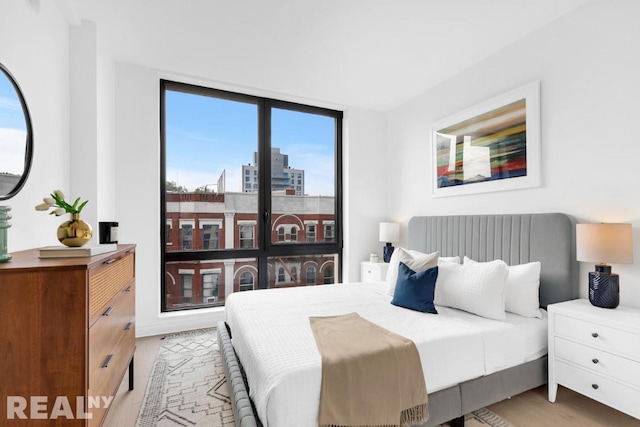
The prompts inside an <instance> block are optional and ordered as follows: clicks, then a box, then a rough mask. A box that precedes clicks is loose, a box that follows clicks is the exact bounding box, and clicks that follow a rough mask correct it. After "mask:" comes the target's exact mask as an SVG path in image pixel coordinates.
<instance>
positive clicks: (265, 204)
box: [159, 79, 344, 312]
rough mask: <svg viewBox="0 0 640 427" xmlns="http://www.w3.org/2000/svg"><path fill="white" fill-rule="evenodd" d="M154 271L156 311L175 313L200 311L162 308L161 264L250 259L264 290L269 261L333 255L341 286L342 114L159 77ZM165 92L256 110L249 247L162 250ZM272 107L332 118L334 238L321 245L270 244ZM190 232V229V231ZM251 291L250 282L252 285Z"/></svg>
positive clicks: (164, 305) (164, 247) (164, 303)
mask: <svg viewBox="0 0 640 427" xmlns="http://www.w3.org/2000/svg"><path fill="white" fill-rule="evenodd" d="M159 82H160V112H159V113H160V224H161V229H160V240H161V248H162V251H161V254H160V268H161V304H160V309H161V312H167V311H179V310H197V309H199V308H204V307H197V306H193V307H186V308H171V309H169V310H168V309H167V301H166V295H167V292H166V289H167V283H166V274H165V266H166V264H167V263H169V262H180V261H200V260H224V259H234V258H255V259H256V260H257V264H258V274H257V276H258V286H257V289H266V288H267V287H268V285H269V271H268V264H269V259H270V258H271V257H288V256H303V255H328V254H331V255H336V262H335V264H334V267H333V271H334V278H335V280H336V282H338V283H340V282H342V270H343V268H342V264H343V228H344V227H343V218H344V215H343V189H342V187H343V155H342V146H343V116H344V114H343V112H342V111H340V110H332V109H328V108H324V107H318V106H312V105H305V104H300V103H295V102H289V101H283V100H278V99H273V98H267V97H259V96H255V95H248V94H243V93H238V92H230V91H226V90H221V89H215V88H210V87H205V86H200V85H194V84H189V83H183V82H177V81H172V80H165V79H160V80H159ZM167 90H171V91H179V92H185V93H191V94H194V95H204V96H214V97H216V98H221V99H226V100H230V101H239V102H247V103H251V104H255V105H256V106H257V109H258V136H257V142H258V147H257V149H258V158H259V164H260V165H261V167H260V168H259V170H258V183H259V185H258V187H259V189H258V194H259V197H258V212H257V221H256V225H255V226H254V232H253V237H254V241H255V242H256V247H254V248H234V249H216V250H189V251H182V250H181V251H167V242H166V234H165V226H164V224H166V220H167V214H166V213H167V212H166V197H165V195H166V182H167V175H166V121H165V105H166V99H165V93H166V91H167ZM273 109H284V110H291V111H296V112H301V113H309V114H318V115H322V116H326V117H330V118H333V119H334V120H335V135H334V152H335V156H334V172H335V182H334V185H335V191H334V218H333V221H334V236H333V237H334V238H333V241H331V242H327V241H322V242H318V241H316V242H300V241H298V242H296V243H295V244H279V243H278V242H272V241H271V232H270V230H271V220H270V218H271V199H272V193H271V157H270V156H271V111H272V110H273ZM194 228H195V227H194ZM254 288H256V286H255V282H254Z"/></svg>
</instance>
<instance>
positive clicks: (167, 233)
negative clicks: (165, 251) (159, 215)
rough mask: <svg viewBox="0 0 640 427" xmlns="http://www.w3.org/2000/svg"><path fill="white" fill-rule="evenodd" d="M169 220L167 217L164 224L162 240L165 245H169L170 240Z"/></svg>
mask: <svg viewBox="0 0 640 427" xmlns="http://www.w3.org/2000/svg"><path fill="white" fill-rule="evenodd" d="M171 225H172V224H171V220H170V219H168V220H167V222H166V223H165V225H164V241H165V245H170V244H171V243H172V242H171Z"/></svg>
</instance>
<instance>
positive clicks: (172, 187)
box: [165, 181, 189, 193]
mask: <svg viewBox="0 0 640 427" xmlns="http://www.w3.org/2000/svg"><path fill="white" fill-rule="evenodd" d="M165 190H166V191H167V192H172V193H188V192H189V190H187V187H183V186H182V185H178V184H176V182H175V181H167V184H166V185H165Z"/></svg>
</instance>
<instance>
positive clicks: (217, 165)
mask: <svg viewBox="0 0 640 427" xmlns="http://www.w3.org/2000/svg"><path fill="white" fill-rule="evenodd" d="M160 142H161V167H160V172H161V173H160V182H159V184H160V194H161V212H160V215H161V223H162V224H163V229H162V230H160V231H159V234H160V236H161V239H162V243H163V247H164V251H163V252H162V254H161V259H162V263H161V264H162V269H163V271H162V272H161V275H160V277H161V278H162V279H161V280H162V281H161V287H162V292H161V295H162V300H161V310H162V311H171V310H182V309H190V308H197V307H198V306H204V305H206V304H203V303H202V302H204V303H206V302H207V298H213V297H216V295H213V296H210V295H209V294H210V293H211V292H214V293H215V291H212V289H214V288H212V287H211V286H212V282H211V280H213V279H212V278H211V277H208V276H205V275H202V274H201V273H200V272H201V271H202V270H208V269H220V271H221V273H220V275H219V276H218V278H217V279H215V280H218V281H219V282H224V281H225V280H233V281H234V283H233V286H230V285H231V284H227V285H226V286H224V285H222V284H219V285H218V286H219V288H218V292H219V293H218V295H217V297H218V301H217V304H223V303H224V299H225V298H226V297H227V296H228V295H227V293H228V291H229V290H231V292H232V290H233V289H236V290H238V289H240V290H244V289H265V288H271V287H274V286H275V285H276V283H278V282H279V278H281V274H279V268H280V267H282V268H283V269H284V272H283V274H284V278H285V280H286V281H287V284H289V283H291V284H294V285H304V283H302V282H303V281H302V280H301V278H300V276H302V274H303V271H305V270H304V269H303V270H301V267H300V266H303V265H305V263H312V264H314V265H327V263H328V264H330V265H331V267H332V269H331V270H330V272H331V274H332V275H333V277H332V278H331V282H332V283H334V282H338V281H340V279H341V266H340V262H341V256H342V113H341V112H340V111H335V110H329V109H325V108H319V107H315V106H309V105H302V104H295V103H289V102H284V101H280V100H275V99H270V98H264V97H255V96H251V95H246V94H240V93H233V92H228V91H222V90H217V89H213V88H207V87H202V86H195V85H189V84H183V83H178V82H172V81H166V80H161V81H160ZM301 143H304V145H305V150H301V149H300V144H301ZM307 148H308V150H307ZM308 153H313V156H309V155H308ZM282 216H287V217H291V218H296V220H298V221H300V220H302V219H301V218H304V219H303V220H302V221H305V223H306V221H308V220H311V221H312V222H315V223H316V224H322V223H323V222H325V221H327V220H329V221H331V222H332V224H333V230H332V238H331V240H327V239H321V238H319V236H318V234H319V233H322V231H323V230H322V229H320V230H318V229H317V226H314V227H313V228H314V229H313V230H312V232H309V230H307V229H306V225H305V226H303V228H301V227H300V226H297V227H294V228H291V225H292V224H293V223H291V222H289V220H287V222H288V224H284V229H283V231H282V232H283V233H284V234H281V233H282V232H281V231H280V230H279V229H278V227H279V226H281V225H283V224H276V223H275V221H276V220H278V218H280V217H282ZM167 220H169V221H170V220H173V221H174V225H173V227H174V230H173V231H172V232H169V231H167V228H166V225H164V224H166V223H167ZM301 229H302V230H305V231H306V233H303V237H301V236H300V230H301ZM273 230H278V232H273ZM172 236H173V239H174V242H173V245H171V244H170V242H171V240H172ZM292 263H293V264H292ZM292 265H296V266H297V270H296V273H295V274H293V276H294V277H293V278H295V281H294V282H291V279H292V277H290V276H292V274H291V271H290V270H289V268H290V267H288V266H292ZM191 266H196V267H195V268H194V270H195V271H196V272H195V274H196V275H197V276H195V277H196V278H197V280H196V279H194V281H193V283H192V297H191V298H193V299H194V300H193V301H192V303H191V304H189V303H184V301H180V303H178V302H177V301H178V299H180V298H182V297H179V296H178V295H177V294H179V293H180V292H179V290H178V284H177V280H176V279H177V277H176V274H177V270H178V269H182V268H191ZM246 269H250V270H251V273H247V272H246V271H245V270H246ZM319 271H320V270H317V273H315V274H317V275H320V273H319ZM322 271H323V272H324V271H325V268H324V267H323V270H322ZM245 273H247V274H245ZM323 274H324V273H323ZM201 279H202V280H201ZM317 280H320V281H321V280H323V279H322V278H318V279H317ZM214 283H217V282H214ZM214 286H215V285H214ZM201 295H202V298H200V296H201ZM195 299H197V301H195Z"/></svg>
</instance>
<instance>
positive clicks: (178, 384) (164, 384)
mask: <svg viewBox="0 0 640 427" xmlns="http://www.w3.org/2000/svg"><path fill="white" fill-rule="evenodd" d="M178 426H181V427H192V426H206V427H233V412H232V410H231V401H230V399H229V391H228V390H227V382H226V379H225V377H224V369H223V367H222V360H221V358H220V354H219V352H218V343H217V336H216V330H215V328H210V329H200V330H197V331H188V332H181V333H178V334H172V335H167V336H166V337H164V338H163V342H162V344H161V346H160V350H159V352H158V356H157V357H156V360H155V362H154V364H153V371H152V373H151V377H150V379H149V384H148V385H147V391H146V393H145V396H144V401H143V402H142V406H141V407H140V413H139V414H138V420H137V422H136V427H178ZM444 426H446V424H445V425H444ZM465 426H468V427H486V426H491V427H513V426H512V425H511V424H509V423H508V422H506V421H505V420H503V419H502V418H500V417H499V416H498V415H496V414H494V413H493V412H491V411H489V410H488V409H480V410H479V411H475V412H474V413H472V414H469V415H467V416H466V417H465Z"/></svg>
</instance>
